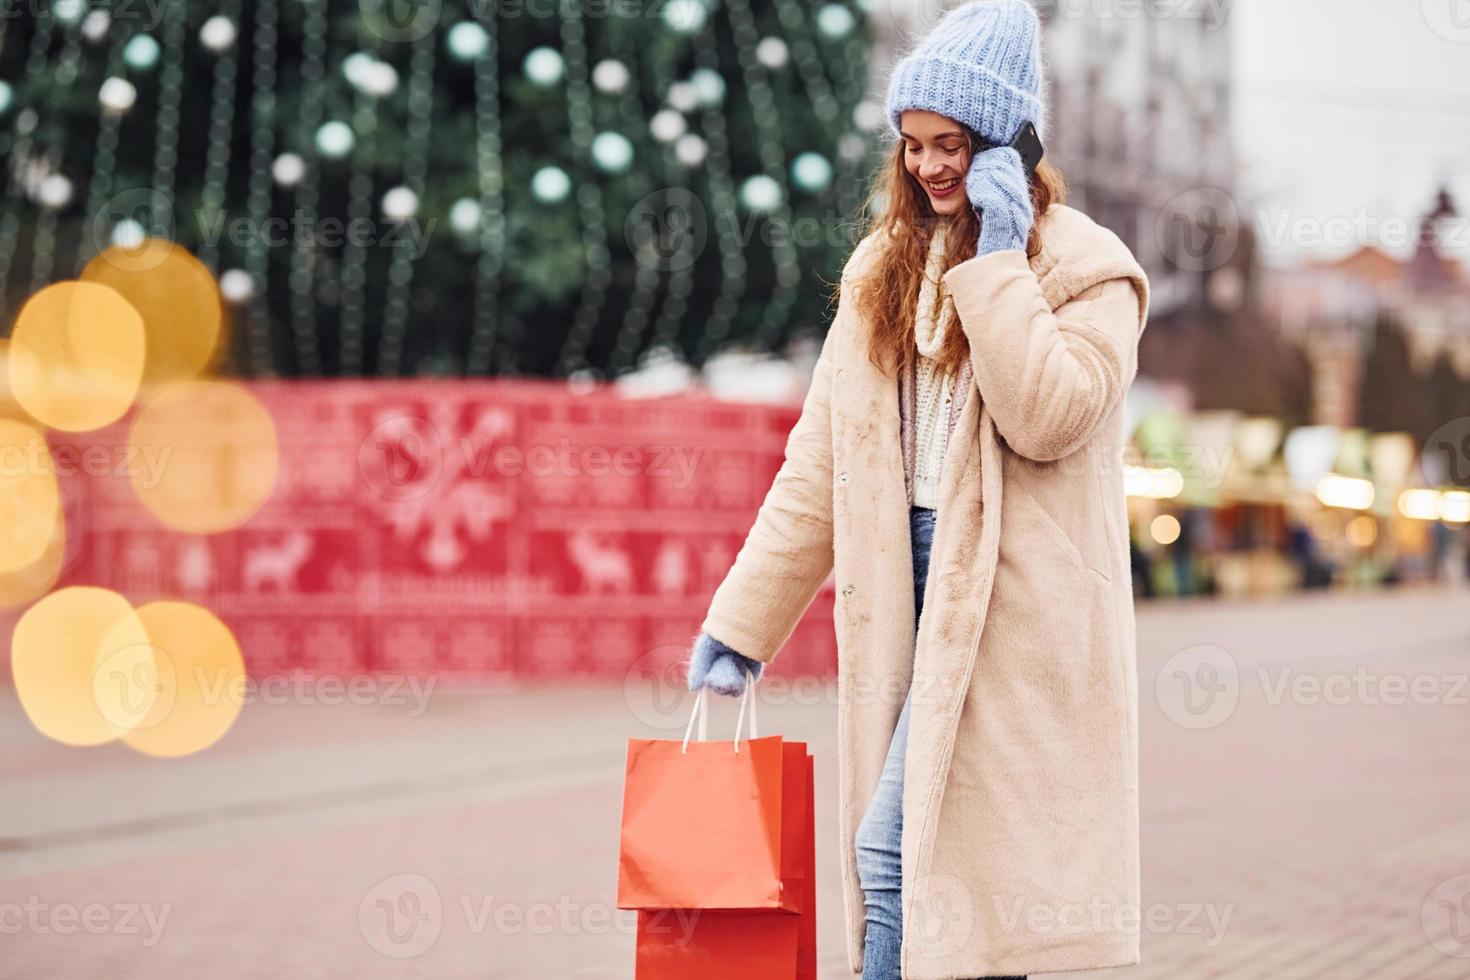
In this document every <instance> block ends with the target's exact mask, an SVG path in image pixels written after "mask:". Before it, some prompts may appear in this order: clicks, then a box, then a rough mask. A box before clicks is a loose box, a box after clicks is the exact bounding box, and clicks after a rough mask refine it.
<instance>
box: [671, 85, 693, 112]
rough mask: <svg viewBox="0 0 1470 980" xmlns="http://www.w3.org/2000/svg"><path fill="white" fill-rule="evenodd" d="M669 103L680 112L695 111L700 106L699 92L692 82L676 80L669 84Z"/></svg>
mask: <svg viewBox="0 0 1470 980" xmlns="http://www.w3.org/2000/svg"><path fill="white" fill-rule="evenodd" d="M668 99H669V105H671V106H673V107H674V108H675V109H678V110H679V111H680V112H693V111H694V110H695V109H697V108H699V93H698V92H697V91H695V88H694V85H693V83H692V82H675V83H673V84H672V85H670V86H669V94H668Z"/></svg>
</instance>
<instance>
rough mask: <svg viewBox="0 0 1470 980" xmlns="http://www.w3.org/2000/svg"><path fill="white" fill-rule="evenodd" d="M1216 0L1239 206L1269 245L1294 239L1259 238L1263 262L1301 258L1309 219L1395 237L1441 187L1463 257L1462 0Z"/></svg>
mask: <svg viewBox="0 0 1470 980" xmlns="http://www.w3.org/2000/svg"><path fill="white" fill-rule="evenodd" d="M1197 2H1204V0H1197ZM1215 2H1225V3H1227V4H1228V7H1227V10H1228V17H1229V18H1230V20H1231V27H1232V29H1233V37H1234V44H1235V48H1234V52H1235V81H1236V100H1235V109H1236V118H1235V131H1236V132H1235V139H1236V145H1237V147H1238V148H1239V151H1240V155H1241V158H1242V164H1243V167H1244V173H1243V174H1242V180H1241V190H1242V192H1243V193H1242V202H1243V207H1249V208H1250V210H1251V211H1252V213H1253V214H1254V215H1255V224H1256V227H1257V229H1258V230H1260V231H1263V232H1264V234H1266V235H1268V236H1277V235H1279V230H1280V229H1281V228H1292V229H1298V231H1296V232H1293V233H1292V234H1289V235H1287V236H1285V238H1284V239H1283V245H1282V246H1281V247H1280V248H1277V247H1275V246H1274V245H1273V243H1272V242H1269V241H1266V240H1265V239H1263V245H1265V246H1266V253H1267V258H1268V261H1269V260H1279V259H1285V258H1296V257H1300V256H1301V249H1302V248H1303V247H1304V246H1307V243H1308V241H1309V240H1310V238H1311V236H1312V234H1313V229H1314V228H1316V227H1321V228H1322V229H1323V234H1324V235H1325V234H1326V233H1327V230H1328V229H1327V226H1326V225H1325V224H1324V225H1318V224H1314V223H1321V222H1327V221H1334V222H1336V226H1335V227H1337V228H1338V229H1339V233H1340V234H1344V235H1347V236H1349V238H1350V240H1351V241H1353V242H1358V241H1363V242H1364V243H1371V242H1372V240H1373V239H1375V238H1386V237H1389V236H1392V235H1395V234H1396V233H1398V232H1399V231H1401V230H1402V228H1403V227H1404V226H1405V225H1406V223H1407V222H1410V221H1412V220H1414V219H1416V218H1417V217H1419V216H1420V215H1422V214H1423V213H1424V212H1425V211H1426V210H1427V209H1428V206H1429V204H1430V203H1431V202H1432V200H1433V195H1434V191H1435V189H1436V188H1437V187H1438V185H1439V184H1440V183H1441V182H1445V181H1447V182H1448V184H1449V187H1450V191H1451V193H1452V194H1453V195H1454V196H1455V200H1456V203H1457V205H1458V207H1459V209H1460V214H1461V220H1460V222H1458V224H1457V230H1456V232H1455V238H1456V240H1457V243H1456V245H1455V247H1454V248H1453V249H1452V251H1453V253H1454V254H1457V255H1459V256H1460V257H1462V258H1465V259H1470V0H1391V2H1389V0H1215ZM1261 211H1264V212H1265V216H1264V218H1262V217H1261V216H1260V214H1259V212H1261ZM1283 218H1288V219H1290V220H1289V221H1287V222H1286V223H1284V224H1283V223H1282V220H1283ZM1395 223H1397V225H1398V226H1397V227H1396V225H1395ZM1293 242H1295V244H1293ZM1387 244H1389V245H1392V244H1393V242H1391V241H1390V242H1387ZM1307 247H1309V246H1307ZM1345 250H1346V249H1345V248H1343V247H1340V245H1339V247H1331V246H1322V247H1319V248H1317V249H1315V251H1317V252H1318V253H1319V254H1321V253H1323V252H1330V253H1334V254H1335V253H1339V252H1342V251H1345ZM1389 250H1390V251H1392V252H1394V253H1395V254H1403V249H1399V248H1392V247H1391V248H1390V249H1389Z"/></svg>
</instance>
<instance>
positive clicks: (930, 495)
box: [914, 223, 954, 508]
mask: <svg viewBox="0 0 1470 980" xmlns="http://www.w3.org/2000/svg"><path fill="white" fill-rule="evenodd" d="M946 230H947V228H946V226H945V223H941V224H940V227H939V228H937V229H936V230H935V232H934V237H933V238H932V239H931V240H930V244H929V259H928V262H927V263H926V265H925V268H924V282H923V284H922V285H921V286H920V287H919V308H918V312H917V316H916V318H915V322H914V346H915V347H916V348H917V349H918V355H919V357H918V365H917V372H916V383H915V393H916V398H915V401H916V403H917V416H918V417H917V419H916V422H917V426H916V432H915V439H914V504H915V505H917V506H919V507H931V508H937V507H938V506H939V478H940V474H941V473H942V472H943V468H944V453H945V450H946V449H947V448H948V445H949V426H948V425H947V424H946V419H948V417H949V404H950V402H951V401H952V400H953V398H954V378H953V377H952V376H946V377H943V378H941V377H940V374H939V370H938V367H939V364H938V361H937V360H935V358H937V357H938V355H939V351H940V348H941V347H943V345H944V337H945V332H946V331H947V330H949V329H950V328H951V325H952V324H953V322H954V302H953V300H951V299H950V297H949V296H948V294H945V295H942V296H941V295H940V292H941V291H940V288H939V286H940V279H941V277H942V276H943V275H944V272H945V267H944V242H945V233H946ZM936 301H937V302H936ZM936 306H938V307H939V315H938V317H937V318H936V317H935V307H936Z"/></svg>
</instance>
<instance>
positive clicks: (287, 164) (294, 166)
mask: <svg viewBox="0 0 1470 980" xmlns="http://www.w3.org/2000/svg"><path fill="white" fill-rule="evenodd" d="M271 176H272V177H274V178H275V180H276V183H278V184H280V185H281V186H282V187H295V186H296V185H297V184H299V183H301V178H303V177H305V176H306V161H305V160H303V159H301V157H299V156H297V155H296V154H295V153H282V154H281V155H280V156H278V157H276V159H275V161H274V162H273V163H272V164H271Z"/></svg>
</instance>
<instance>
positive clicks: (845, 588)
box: [842, 585, 853, 595]
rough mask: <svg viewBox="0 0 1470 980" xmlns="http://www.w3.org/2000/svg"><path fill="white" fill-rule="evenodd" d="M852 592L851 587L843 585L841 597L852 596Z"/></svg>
mask: <svg viewBox="0 0 1470 980" xmlns="http://www.w3.org/2000/svg"><path fill="white" fill-rule="evenodd" d="M852 592H853V589H852V586H851V585H844V586H843V587H842V594H843V595H852Z"/></svg>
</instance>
